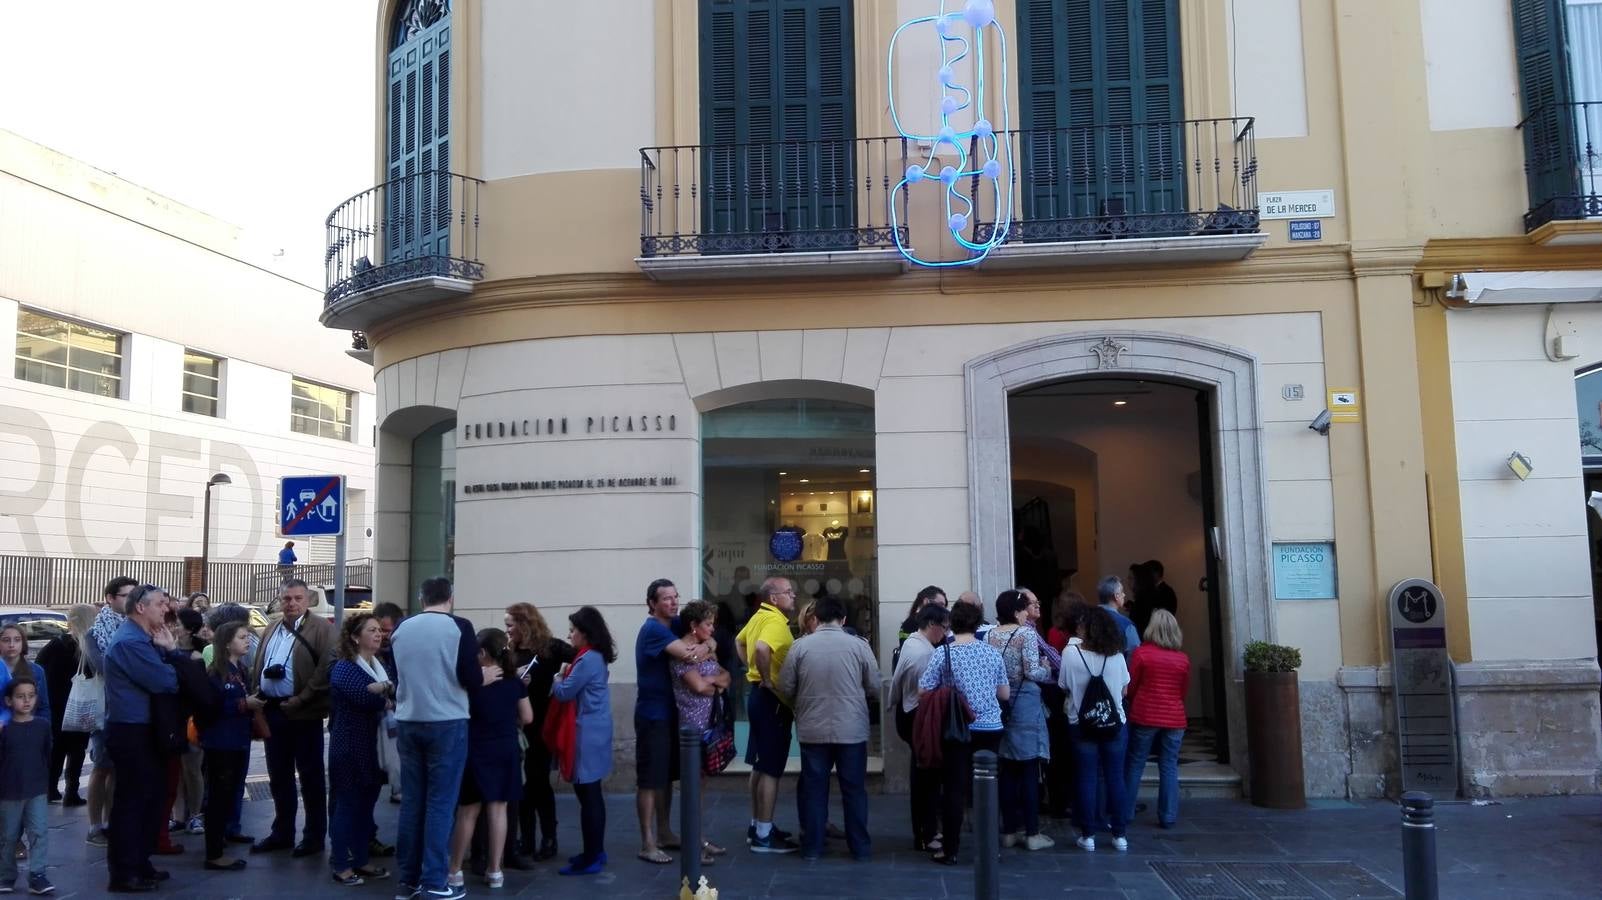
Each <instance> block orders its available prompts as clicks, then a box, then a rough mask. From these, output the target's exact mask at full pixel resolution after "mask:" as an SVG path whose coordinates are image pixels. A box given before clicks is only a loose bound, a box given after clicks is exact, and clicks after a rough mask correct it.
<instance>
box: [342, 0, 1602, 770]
mask: <svg viewBox="0 0 1602 900" xmlns="http://www.w3.org/2000/svg"><path fill="white" fill-rule="evenodd" d="M968 5H970V6H971V5H973V4H968ZM977 5H978V6H979V7H980V8H981V11H980V12H979V13H978V16H977V20H978V21H980V22H982V23H983V27H982V28H981V29H980V30H979V31H978V34H977V35H976V34H975V31H974V27H975V26H974V24H973V21H971V20H968V19H965V18H964V12H965V9H966V7H965V4H963V3H961V2H955V0H948V2H947V3H945V4H944V5H942V4H941V3H940V2H939V0H872V2H869V0H856V2H848V0H592V2H587V3H582V4H570V5H566V6H562V7H553V6H550V5H548V4H526V3H518V2H512V0H456V2H453V3H446V2H443V0H404V2H386V3H383V4H381V7H382V9H381V11H380V17H379V20H378V22H377V23H376V24H375V31H374V36H373V39H374V60H375V62H374V76H375V78H374V84H375V91H376V93H377V96H378V99H379V103H378V109H379V110H381V113H380V116H379V118H378V121H376V122H375V123H374V126H375V133H376V136H377V146H378V147H379V148H380V150H379V158H378V159H377V160H375V173H374V174H375V177H374V184H375V185H376V186H375V187H373V188H371V189H369V190H365V191H363V192H361V193H358V194H356V195H355V196H354V197H352V199H351V200H349V201H347V202H346V203H344V204H341V205H340V206H339V207H338V208H336V209H335V210H334V211H333V212H332V213H331V214H330V216H329V223H328V225H329V253H328V259H329V274H328V294H327V305H326V309H325V313H324V317H323V319H324V322H325V324H327V325H329V326H330V327H335V328H345V329H354V330H359V331H361V332H362V333H363V334H364V336H365V339H366V340H367V342H368V343H369V345H370V348H371V354H372V359H373V364H374V368H375V374H376V381H377V384H378V396H377V405H378V435H377V446H378V467H379V471H378V478H377V485H378V487H377V494H378V498H377V502H376V513H375V531H376V558H377V572H376V575H375V579H376V581H377V590H378V592H379V593H380V594H383V595H384V596H385V597H386V598H390V597H399V596H402V595H412V594H415V591H416V586H417V583H418V581H419V580H420V579H421V578H422V577H426V576H428V575H432V574H437V573H439V572H448V573H450V574H451V575H452V576H453V577H454V578H455V580H456V583H457V590H458V608H459V609H460V610H463V611H465V614H468V615H471V616H472V617H473V618H475V619H477V620H480V621H481V622H482V623H483V624H490V623H495V622H498V621H499V618H500V616H499V610H500V609H501V608H503V607H504V606H505V605H507V604H509V603H512V602H517V601H522V600H531V601H533V602H535V603H536V604H538V605H539V606H540V607H541V608H542V609H543V610H544V612H545V615H546V617H547V618H548V619H549V620H550V622H551V623H552V626H553V629H554V630H556V631H558V632H561V631H562V625H563V623H562V619H564V618H565V616H566V614H567V612H569V611H571V610H572V609H573V608H576V607H578V606H580V605H594V606H596V607H598V608H599V609H601V610H602V612H603V613H604V614H605V615H606V616H607V617H608V619H609V620H610V621H611V623H612V628H613V630H614V632H615V633H617V634H618V635H619V636H620V637H621V636H624V635H626V634H628V633H629V630H630V629H631V628H633V627H634V623H635V622H636V621H637V620H638V619H639V618H640V617H641V616H643V613H644V607H643V603H642V601H643V599H644V597H643V592H644V587H645V585H646V584H647V583H648V582H650V581H651V580H652V579H654V578H657V577H668V578H671V579H673V580H674V581H675V582H677V583H678V585H679V586H680V590H681V593H682V594H683V595H684V596H685V597H687V598H688V597H693V596H700V597H705V598H708V599H716V600H718V601H720V602H722V603H725V604H727V606H726V608H725V610H724V612H723V615H725V616H726V617H727V616H732V617H734V618H736V619H738V618H739V617H740V616H741V613H742V609H743V607H744V604H745V601H746V596H747V595H748V594H749V593H750V592H751V591H752V590H753V589H754V585H755V584H757V583H759V582H760V581H761V580H762V578H763V577H767V576H777V575H782V576H786V577H790V578H792V579H793V580H795V581H796V583H797V584H798V586H799V587H801V588H802V593H803V594H808V595H821V594H823V593H835V594H839V595H841V596H843V597H846V598H847V601H848V607H849V608H850V609H851V611H852V613H851V615H852V622H851V623H850V624H852V625H853V626H854V627H856V628H857V629H858V630H859V631H860V632H861V633H862V634H863V635H864V636H865V637H868V638H869V639H870V640H871V641H872V642H873V644H874V646H875V649H876V651H877V652H878V653H879V655H880V657H881V659H882V660H883V662H884V664H885V666H886V672H887V673H888V668H889V665H890V660H891V657H892V654H893V652H894V650H895V648H896V646H897V637H898V628H899V626H900V623H901V622H902V619H903V618H904V617H905V615H906V610H907V608H908V606H909V604H910V602H911V600H912V598H913V596H914V595H915V594H916V593H917V592H918V591H919V590H920V589H921V588H923V587H924V586H925V585H928V584H934V585H938V586H941V587H942V588H943V589H944V590H945V591H946V592H947V593H948V594H949V595H950V596H951V597H953V598H954V597H955V596H956V595H957V594H958V593H959V592H961V591H964V590H970V589H971V590H974V591H976V592H978V593H979V594H980V596H981V597H983V598H984V599H985V600H986V602H987V605H988V603H989V602H990V601H991V600H993V598H994V597H995V596H996V594H997V593H998V592H999V591H1001V590H1003V589H1005V588H1009V587H1012V586H1013V585H1014V584H1022V585H1025V586H1028V587H1030V588H1031V589H1033V590H1035V592H1036V593H1037V594H1039V595H1041V596H1042V598H1043V599H1044V600H1045V601H1046V603H1045V605H1046V607H1047V608H1048V616H1049V614H1050V609H1051V608H1053V607H1056V606H1058V605H1060V604H1061V603H1064V602H1066V600H1067V599H1068V598H1067V592H1069V591H1074V592H1078V593H1080V594H1083V595H1087V596H1091V597H1094V594H1095V590H1096V586H1097V583H1098V581H1099V580H1100V579H1101V578H1102V577H1104V576H1108V575H1119V576H1125V577H1127V576H1128V575H1129V568H1130V565H1131V564H1132V563H1144V562H1146V561H1148V560H1160V561H1161V563H1162V569H1163V579H1164V580H1165V581H1166V583H1167V584H1169V585H1170V586H1171V587H1172V589H1173V592H1174V595H1175V596H1176V597H1177V599H1178V609H1177V615H1178V616H1179V618H1180V621H1181V624H1182V626H1183V627H1184V629H1185V632H1186V650H1187V652H1188V653H1190V654H1191V657H1192V660H1193V665H1194V667H1195V668H1194V671H1195V672H1196V675H1195V678H1194V684H1193V685H1192V690H1191V695H1190V696H1189V697H1188V698H1187V706H1188V708H1189V711H1190V713H1191V716H1192V719H1193V722H1194V723H1195V727H1194V728H1193V730H1194V731H1195V732H1196V733H1197V734H1204V735H1207V736H1208V737H1207V742H1206V744H1205V746H1199V747H1198V749H1197V750H1196V752H1195V754H1194V755H1195V757H1196V761H1197V762H1198V763H1200V764H1203V765H1205V766H1206V769H1205V770H1206V771H1207V772H1209V773H1212V775H1211V777H1213V778H1214V780H1216V781H1221V782H1222V783H1224V784H1226V785H1230V786H1233V785H1239V789H1240V790H1244V791H1247V792H1249V791H1250V789H1251V786H1250V783H1249V777H1246V776H1247V775H1248V773H1249V767H1248V765H1247V759H1246V738H1245V718H1246V716H1245V710H1244V709H1243V707H1244V702H1245V699H1244V698H1245V695H1244V692H1243V689H1242V678H1243V671H1242V651H1243V648H1244V647H1245V645H1246V644H1247V643H1248V642H1250V641H1253V640H1268V641H1274V642H1278V643H1283V644H1289V645H1292V646H1296V647H1298V648H1299V649H1300V650H1301V653H1302V658H1303V665H1302V668H1301V670H1300V678H1301V683H1300V688H1301V716H1302V723H1303V747H1304V764H1305V774H1306V784H1307V789H1308V792H1309V793H1310V794H1313V795H1317V796H1338V797H1344V796H1375V795H1381V794H1385V793H1388V792H1394V791H1396V790H1397V789H1399V787H1400V786H1401V784H1402V779H1401V778H1400V777H1399V771H1400V764H1399V762H1398V752H1399V751H1398V740H1397V735H1396V732H1397V730H1398V721H1399V720H1398V711H1397V708H1396V705H1395V703H1394V702H1393V697H1394V696H1395V691H1394V682H1393V675H1392V666H1391V663H1392V657H1393V640H1394V639H1396V636H1395V635H1394V634H1393V621H1392V619H1393V615H1392V612H1391V603H1390V594H1391V590H1392V587H1393V586H1394V585H1396V584H1397V583H1398V582H1401V581H1404V580H1406V579H1415V578H1416V579H1426V580H1429V581H1431V582H1433V583H1434V584H1437V585H1439V587H1440V589H1441V596H1442V601H1443V602H1442V609H1441V610H1440V616H1439V618H1437V619H1435V620H1434V621H1433V624H1434V625H1437V626H1439V627H1440V628H1441V629H1444V631H1443V632H1442V634H1443V636H1444V637H1443V639H1444V643H1445V646H1446V648H1447V649H1448V650H1449V652H1450V656H1451V658H1452V660H1453V661H1454V663H1455V676H1454V683H1455V690H1456V700H1455V705H1454V714H1455V715H1454V718H1455V733H1456V737H1455V738H1454V740H1455V743H1456V747H1457V754H1458V757H1459V758H1460V762H1461V765H1460V769H1461V777H1460V784H1459V785H1458V786H1457V787H1458V788H1460V789H1461V790H1462V791H1464V792H1465V793H1468V794H1472V795H1475V796H1480V795H1489V794H1516V793H1551V792H1571V791H1594V790H1597V789H1598V788H1599V787H1602V785H1599V782H1598V772H1599V768H1602V746H1599V737H1598V733H1599V712H1598V669H1597V663H1596V638H1595V633H1596V627H1595V621H1596V616H1595V614H1594V611H1593V606H1592V602H1591V599H1592V590H1591V587H1590V583H1589V581H1588V580H1587V579H1586V577H1585V576H1586V573H1587V571H1589V570H1590V566H1591V561H1590V555H1589V554H1590V551H1589V549H1588V548H1589V547H1590V546H1591V544H1592V543H1593V541H1592V540H1591V539H1590V538H1589V537H1588V529H1590V528H1594V523H1591V522H1590V521H1589V519H1588V518H1587V517H1588V516H1589V515H1594V514H1593V513H1589V512H1587V510H1586V508H1585V506H1584V499H1585V496H1584V490H1585V489H1586V485H1585V480H1586V475H1585V469H1584V463H1583V459H1582V454H1581V453H1580V452H1579V451H1578V449H1577V447H1576V445H1577V444H1578V443H1579V441H1580V434H1581V431H1582V426H1583V425H1584V422H1583V421H1582V416H1580V415H1579V413H1577V412H1576V410H1577V408H1578V407H1577V406H1576V400H1575V380H1574V379H1575V376H1576V374H1577V373H1583V372H1584V371H1585V370H1586V369H1587V367H1588V365H1590V364H1593V362H1594V361H1602V315H1599V314H1598V313H1596V312H1595V311H1594V310H1595V308H1596V307H1595V303H1592V304H1590V305H1586V303H1585V301H1586V300H1587V299H1589V300H1592V301H1596V300H1602V277H1599V273H1598V271H1597V270H1599V269H1602V222H1599V221H1597V217H1598V216H1599V215H1602V208H1598V200H1597V193H1598V188H1597V184H1598V182H1597V175H1596V173H1597V171H1598V165H1597V160H1596V158H1595V155H1594V154H1592V153H1591V152H1590V150H1589V148H1590V147H1593V146H1596V144H1593V143H1590V142H1589V141H1588V135H1589V133H1590V129H1591V128H1592V127H1594V126H1595V125H1596V124H1598V123H1599V122H1602V119H1599V118H1598V115H1599V114H1598V112H1597V109H1598V108H1597V106H1596V105H1593V104H1589V103H1587V102H1586V101H1591V100H1602V96H1595V97H1592V96H1585V95H1584V91H1585V90H1588V88H1587V85H1588V84H1590V79H1592V78H1593V77H1594V72H1593V71H1592V70H1591V69H1590V68H1588V67H1587V65H1586V64H1583V63H1574V62H1572V61H1571V60H1570V57H1576V58H1580V57H1585V56H1586V54H1585V53H1584V52H1582V51H1581V50H1576V49H1575V47H1576V46H1577V43H1576V42H1579V44H1583V42H1584V41H1587V40H1594V39H1596V36H1595V35H1594V34H1592V33H1590V32H1589V31H1587V30H1586V29H1587V28H1589V27H1590V23H1591V22H1592V19H1593V17H1592V12H1593V10H1591V9H1590V8H1589V7H1590V6H1592V4H1589V3H1583V2H1582V3H1569V4H1565V3H1564V2H1563V0H1399V2H1380V0H994V3H993V4H986V3H982V2H981V3H979V4H977ZM1571 7H1572V8H1571ZM985 11H988V14H986V12H985ZM1595 12H1596V13H1597V17H1596V18H1598V20H1599V21H1602V8H1598V9H1597V10H1595ZM946 14H950V15H949V16H947V15H946ZM943 16H945V18H943V19H942V17H943ZM937 21H942V22H944V23H945V24H944V25H943V26H941V27H942V28H943V31H938V32H937V31H936V22H937ZM908 23H910V24H908ZM1003 36H1004V37H1003ZM892 42H893V43H894V52H892ZM1599 46H1602V45H1599ZM1565 47H1567V48H1568V50H1567V51H1565V50H1564V48H1565ZM981 48H982V50H983V53H982V54H981V52H980V51H981ZM1554 48H1555V49H1554ZM1582 49H1583V48H1582ZM962 50H966V51H967V52H966V54H963V55H959V53H960V51H962ZM1565 52H1567V53H1568V54H1569V55H1568V56H1565ZM1543 54H1544V55H1543ZM1554 72H1556V73H1558V74H1553V73H1554ZM981 85H982V87H981ZM981 91H982V92H983V95H984V96H983V101H982V102H983V105H982V107H981V96H980V94H981ZM946 98H951V101H950V102H949V103H947V102H946ZM943 103H945V107H946V108H950V107H955V108H954V109H951V111H950V113H945V111H944V109H943V107H942V104H943ZM981 114H982V117H984V118H986V119H987V121H988V122H989V128H983V127H979V126H978V125H977V123H976V122H975V121H974V120H975V118H976V117H979V116H980V115H981ZM943 116H944V118H943ZM942 124H952V125H953V132H954V134H953V135H952V138H953V139H952V140H943V139H942V136H941V132H940V127H941V125H942ZM992 135H993V136H992ZM988 158H995V159H997V161H998V166H999V169H998V171H996V172H995V173H994V174H995V176H996V177H995V178H994V179H992V178H991V174H992V173H990V172H984V171H982V167H981V165H980V163H981V162H982V161H983V160H985V159H988ZM909 166H917V167H919V172H918V173H913V174H911V175H909V173H908V167H909ZM946 166H951V167H952V168H953V169H954V173H953V174H954V175H955V176H956V177H955V178H953V179H950V181H951V183H949V184H946V183H942V182H941V181H940V177H939V173H940V171H941V170H942V169H943V168H945V167H946ZM922 173H927V174H926V175H925V177H922V178H921V179H920V178H918V175H919V174H922ZM953 215H958V216H959V218H958V219H957V220H956V221H953V219H952V217H953ZM954 230H955V233H956V234H960V235H961V236H962V240H963V241H966V242H967V245H968V246H974V247H984V248H985V251H984V252H983V253H975V252H974V251H972V250H970V249H968V246H964V245H963V243H961V242H959V241H958V240H956V239H955V238H954V236H953V231H954ZM980 255H982V256H983V258H982V260H979V261H977V262H976V263H974V264H969V263H971V262H973V261H974V258H975V257H976V256H980ZM930 264H933V265H930ZM1588 290H1589V291H1591V292H1592V293H1589V294H1588V293H1587V291H1588ZM1588 335H1595V336H1596V337H1595V338H1594V339H1593V340H1592V341H1591V342H1590V343H1587V341H1586V337H1587V336H1588ZM1559 338H1562V339H1563V340H1558V339H1559ZM1554 347H1556V348H1557V349H1556V350H1554ZM1566 354H1567V355H1566ZM1586 354H1590V356H1589V357H1587V356H1586ZM1597 427H1598V428H1599V429H1602V422H1598V423H1597ZM1515 452H1517V453H1519V454H1521V455H1522V456H1523V457H1524V458H1525V460H1526V461H1527V462H1529V463H1531V464H1532V465H1533V473H1527V474H1528V475H1529V477H1528V478H1527V479H1522V478H1520V477H1518V476H1516V475H1515V474H1514V473H1513V472H1512V471H1511V469H1510V468H1509V467H1508V465H1507V464H1506V463H1507V461H1508V459H1509V458H1510V454H1513V453H1515ZM1596 452H1597V453H1598V454H1599V455H1602V448H1599V449H1598V450H1597V451H1596ZM1532 564H1533V565H1532ZM1147 571H1150V567H1143V569H1142V572H1147ZM1143 577H1149V576H1143ZM1131 587H1132V588H1134V587H1135V585H1134V584H1131ZM1148 590H1149V586H1148V585H1145V584H1144V583H1142V585H1141V590H1140V591H1139V593H1140V594H1141V597H1142V598H1143V602H1144V599H1145V598H1148V597H1149V596H1152V595H1150V594H1148V593H1147V591H1148ZM1131 593H1132V594H1133V593H1136V592H1135V591H1133V590H1132V591H1131ZM991 612H993V610H991ZM1044 627H1045V626H1044V625H1042V628H1044ZM622 643H623V644H625V645H629V644H630V642H629V641H628V640H626V639H625V640H623V641H622ZM632 673H633V666H632V663H631V657H628V656H627V654H625V659H623V660H621V661H620V662H619V664H618V665H617V666H616V667H615V669H614V673H613V675H614V682H615V684H614V694H613V696H614V704H615V715H616V717H617V718H618V721H619V722H627V721H628V720H629V707H630V705H631V704H630V700H631V698H632V690H631V688H632V685H631V683H630V682H632ZM885 719H886V721H888V717H885ZM619 733H620V734H629V733H631V732H630V731H629V730H628V729H627V728H624V729H621V730H620V731H619ZM623 743H624V744H626V743H627V740H626V739H625V740H624V741H623ZM874 751H875V754H876V755H882V756H886V757H894V756H896V755H897V754H898V753H899V752H900V745H899V741H897V740H896V739H895V738H894V735H893V734H892V735H890V737H889V739H887V740H883V741H880V740H879V739H877V738H876V739H875V743H874ZM900 769H901V767H900V766H899V765H897V766H890V765H886V767H885V772H886V779H887V781H889V782H891V783H893V782H894V780H895V776H894V775H893V774H892V773H893V772H899V771H900ZM1191 771H1193V772H1200V771H1203V769H1202V768H1197V769H1193V770H1191ZM1440 787H1441V788H1442V789H1445V790H1447V791H1448V792H1450V789H1451V786H1449V785H1447V786H1440Z"/></svg>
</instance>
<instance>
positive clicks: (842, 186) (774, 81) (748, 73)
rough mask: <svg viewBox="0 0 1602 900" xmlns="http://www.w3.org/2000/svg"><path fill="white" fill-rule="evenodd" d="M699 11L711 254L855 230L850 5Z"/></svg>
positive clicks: (747, 0) (753, 2)
mask: <svg viewBox="0 0 1602 900" xmlns="http://www.w3.org/2000/svg"><path fill="white" fill-rule="evenodd" d="M700 13H701V16H700V44H701V142H702V144H703V145H704V149H703V155H702V164H701V178H702V182H703V184H704V185H705V190H704V192H703V194H702V196H703V200H702V233H703V236H704V239H703V251H711V252H719V251H722V252H730V251H741V250H744V251H750V250H752V249H769V250H777V249H788V248H791V247H794V246H797V240H798V239H796V238H789V237H786V235H790V234H794V233H797V232H815V231H817V230H818V229H848V228H850V226H851V225H852V223H853V222H854V215H855V203H854V192H853V190H852V182H853V180H854V178H853V174H852V173H853V171H854V157H853V155H852V153H851V147H850V145H849V143H848V142H849V141H850V140H851V138H852V136H853V133H854V130H855V117H856V114H855V103H854V95H855V79H854V77H853V75H854V71H853V68H852V41H851V4H850V3H849V2H848V0H701V5H700ZM801 243H806V241H804V240H803V241H801Z"/></svg>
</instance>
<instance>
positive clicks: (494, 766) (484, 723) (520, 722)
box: [449, 628, 534, 888]
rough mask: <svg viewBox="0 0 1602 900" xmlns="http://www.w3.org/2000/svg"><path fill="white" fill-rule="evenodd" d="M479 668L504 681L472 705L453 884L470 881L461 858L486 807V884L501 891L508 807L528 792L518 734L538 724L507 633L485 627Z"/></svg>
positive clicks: (484, 691) (480, 694)
mask: <svg viewBox="0 0 1602 900" xmlns="http://www.w3.org/2000/svg"><path fill="white" fill-rule="evenodd" d="M478 664H479V665H480V666H483V667H484V668H489V667H490V666H500V669H501V680H499V681H497V682H495V683H493V684H486V685H484V686H483V687H482V688H479V689H478V690H477V691H476V692H474V693H473V696H472V699H471V701H470V703H469V706H468V722H467V768H466V769H465V770H463V772H462V788H461V793H460V794H459V795H458V799H457V801H456V830H455V831H454V832H453V833H452V834H451V861H450V869H449V871H450V878H449V884H450V886H451V887H458V886H461V885H462V884H463V883H464V881H465V880H466V879H465V876H463V875H462V860H463V858H465V857H466V856H467V848H468V847H470V846H471V845H472V843H473V830H474V828H475V827H476V826H477V824H478V813H479V810H480V808H483V809H484V812H485V819H487V820H488V823H489V834H488V835H486V836H485V837H486V840H485V851H486V852H487V853H488V855H489V865H488V866H487V867H486V869H485V871H484V882H485V883H486V884H488V885H489V886H490V887H492V888H498V887H502V886H504V885H505V884H506V876H505V874H504V873H503V872H502V871H501V862H502V859H503V857H504V855H505V853H506V804H507V803H510V802H511V801H513V800H516V799H517V798H518V796H519V795H520V794H522V793H523V756H522V750H521V749H520V748H519V747H518V746H517V733H518V731H519V730H520V729H522V727H523V726H524V725H527V724H528V723H530V722H532V721H534V708H533V706H531V705H530V704H529V702H528V694H527V690H528V689H527V688H526V687H525V686H524V685H523V680H522V679H521V678H518V677H517V660H516V659H514V658H513V656H512V647H511V643H510V642H509V641H508V640H507V639H506V632H504V631H502V630H500V629H499V628H486V629H484V630H483V631H480V632H479V633H478Z"/></svg>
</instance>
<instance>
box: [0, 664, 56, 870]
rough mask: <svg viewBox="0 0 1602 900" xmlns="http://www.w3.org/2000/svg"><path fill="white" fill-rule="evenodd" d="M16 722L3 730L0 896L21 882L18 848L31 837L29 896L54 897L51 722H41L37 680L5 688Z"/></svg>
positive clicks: (17, 680)
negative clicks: (49, 863)
mask: <svg viewBox="0 0 1602 900" xmlns="http://www.w3.org/2000/svg"><path fill="white" fill-rule="evenodd" d="M5 699H6V704H5V705H6V709H7V710H8V711H9V712H10V713H11V721H10V722H9V723H8V724H6V726H5V727H4V728H0V839H3V841H4V844H3V846H0V894H9V893H11V892H12V890H13V889H14V886H15V885H16V881H17V846H18V842H19V841H20V840H21V838H22V831H23V829H24V828H26V829H27V831H28V845H29V850H28V892H29V893H31V894H50V893H54V892H55V890H56V888H55V885H53V884H51V883H50V879H48V878H46V877H45V861H46V859H47V856H46V854H47V853H48V851H49V847H50V837H49V835H50V832H49V829H48V827H47V824H46V822H45V811H46V809H47V807H46V805H45V796H46V793H47V792H48V791H49V789H50V775H49V772H50V720H49V719H45V718H38V717H35V716H34V714H33V712H34V707H35V705H37V704H38V702H39V686H38V685H37V684H36V683H34V681H33V680H32V679H28V678H13V679H11V681H9V682H7V683H6V686H5Z"/></svg>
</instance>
